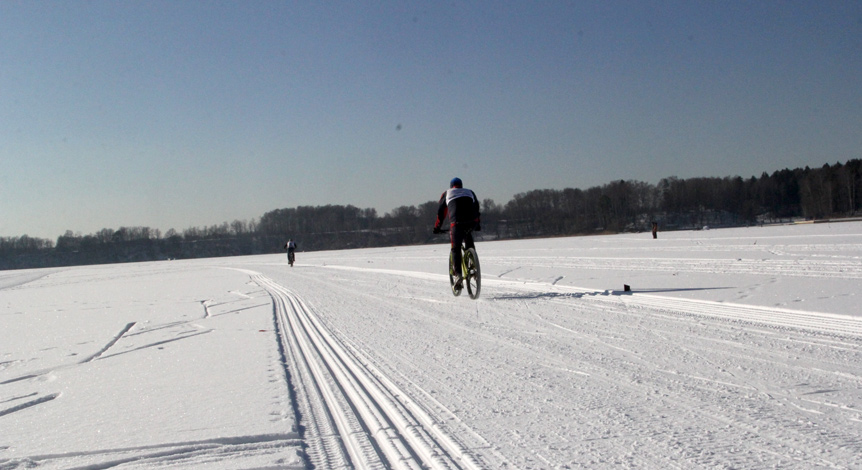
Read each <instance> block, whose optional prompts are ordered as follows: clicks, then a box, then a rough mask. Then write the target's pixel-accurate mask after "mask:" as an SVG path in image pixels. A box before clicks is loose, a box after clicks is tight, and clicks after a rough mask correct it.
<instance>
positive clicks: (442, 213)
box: [434, 188, 479, 229]
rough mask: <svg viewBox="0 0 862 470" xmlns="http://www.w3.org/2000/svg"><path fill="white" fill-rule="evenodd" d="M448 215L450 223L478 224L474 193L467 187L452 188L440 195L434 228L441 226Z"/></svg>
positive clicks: (477, 205)
mask: <svg viewBox="0 0 862 470" xmlns="http://www.w3.org/2000/svg"><path fill="white" fill-rule="evenodd" d="M446 217H449V223H450V224H451V225H455V224H463V223H473V224H476V225H478V224H479V198H477V197H476V193H474V192H473V191H472V190H469V189H467V188H452V189H450V190H448V191H446V192H445V193H443V195H441V196H440V206H439V208H438V209H437V221H436V222H434V228H435V229H439V228H440V227H442V226H443V221H444V220H446Z"/></svg>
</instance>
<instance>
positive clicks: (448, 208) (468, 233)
mask: <svg viewBox="0 0 862 470" xmlns="http://www.w3.org/2000/svg"><path fill="white" fill-rule="evenodd" d="M446 217H449V240H450V241H451V243H452V264H453V266H461V242H462V241H463V242H464V245H465V246H466V247H467V248H468V249H469V248H473V247H474V246H475V245H474V244H473V235H472V232H474V231H476V232H479V231H481V230H482V226H481V225H480V220H479V219H480V214H479V198H477V197H476V193H474V192H473V191H472V190H470V189H467V188H465V187H464V185H463V183H462V182H461V179H460V178H452V181H450V182H449V190H448V191H446V192H444V193H443V194H442V195H441V196H440V206H439V207H438V209H437V220H436V221H435V222H434V233H441V232H442V230H440V228H441V227H442V226H443V221H444V220H445V219H446ZM458 271H459V272H457V273H456V274H457V275H458V281H457V282H456V283H455V288H456V289H460V288H461V281H462V280H463V277H464V273H461V272H460V269H458Z"/></svg>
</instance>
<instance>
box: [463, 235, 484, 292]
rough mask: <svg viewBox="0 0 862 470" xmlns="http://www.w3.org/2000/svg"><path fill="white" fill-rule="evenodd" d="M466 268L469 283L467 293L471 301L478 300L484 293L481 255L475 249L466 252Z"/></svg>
mask: <svg viewBox="0 0 862 470" xmlns="http://www.w3.org/2000/svg"><path fill="white" fill-rule="evenodd" d="M464 267H466V268H467V276H466V278H465V279H464V282H466V283H467V293H468V294H469V295H470V298H471V299H473V300H475V299H478V298H479V293H480V292H481V291H482V269H481V268H480V267H479V254H478V253H476V249H475V248H468V249H466V250H464Z"/></svg>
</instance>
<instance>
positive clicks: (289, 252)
mask: <svg viewBox="0 0 862 470" xmlns="http://www.w3.org/2000/svg"><path fill="white" fill-rule="evenodd" d="M284 249H285V250H287V261H289V262H290V264H291V266H292V265H293V259H294V254H293V252H294V251H296V242H295V241H293V239H292V238H289V239H288V240H287V243H285V244H284Z"/></svg>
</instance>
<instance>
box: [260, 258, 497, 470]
mask: <svg viewBox="0 0 862 470" xmlns="http://www.w3.org/2000/svg"><path fill="white" fill-rule="evenodd" d="M252 280H253V281H254V282H255V283H257V284H258V285H260V286H261V287H262V288H264V289H265V290H266V291H267V292H268V293H269V295H270V296H271V298H272V301H273V311H274V316H275V322H276V326H277V328H278V330H279V339H280V341H281V345H282V348H283V350H284V353H285V356H286V357H285V359H286V361H287V362H288V368H289V369H290V372H291V377H292V382H293V386H294V388H295V390H296V394H297V397H296V399H297V401H298V403H297V407H298V409H299V411H300V413H301V415H302V416H303V417H304V418H302V419H301V425H302V426H305V427H306V428H305V434H304V438H305V441H306V442H307V444H308V448H309V449H308V451H307V454H308V456H307V457H308V460H309V461H310V462H311V463H312V464H313V465H315V467H318V468H327V469H338V468H345V469H353V468H355V469H433V470H437V469H440V470H443V469H452V470H479V469H483V468H489V467H487V466H486V465H485V464H483V463H482V462H480V461H479V459H478V458H477V457H476V456H474V455H473V454H471V453H470V452H469V451H468V450H467V449H465V448H464V446H463V445H462V444H460V443H459V441H458V439H457V437H456V436H452V435H450V434H448V433H447V432H445V431H444V429H443V428H442V427H441V426H439V425H438V423H437V422H436V421H435V418H434V417H432V416H431V415H430V414H429V413H428V412H427V411H426V410H425V409H424V408H423V407H422V405H421V404H420V403H418V402H416V401H414V400H412V399H411V398H410V397H409V396H407V395H406V394H405V393H404V392H403V391H401V390H400V389H399V388H398V387H397V386H396V385H395V384H394V383H393V382H391V381H390V380H388V379H387V378H386V377H385V376H383V375H382V374H380V372H379V371H378V370H376V369H375V368H374V367H373V366H372V365H371V364H370V362H369V361H368V360H366V359H364V358H362V357H361V355H360V354H359V353H358V352H357V351H354V350H351V349H350V348H349V347H347V346H346V345H345V344H343V343H342V342H341V341H340V340H339V339H338V338H337V337H336V336H335V335H333V334H332V333H331V332H329V331H328V330H327V328H326V327H325V326H324V325H323V324H322V323H321V322H320V321H319V320H318V319H317V317H316V315H315V313H314V311H313V309H311V308H310V307H309V306H308V304H307V303H306V302H305V301H303V299H302V298H301V297H299V296H297V295H296V294H294V293H293V292H291V291H289V290H288V289H286V288H284V287H283V286H281V285H279V284H278V283H276V282H274V281H273V280H271V279H269V278H267V277H265V276H263V275H261V274H259V273H255V274H252Z"/></svg>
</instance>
